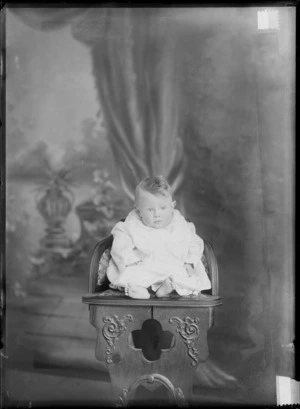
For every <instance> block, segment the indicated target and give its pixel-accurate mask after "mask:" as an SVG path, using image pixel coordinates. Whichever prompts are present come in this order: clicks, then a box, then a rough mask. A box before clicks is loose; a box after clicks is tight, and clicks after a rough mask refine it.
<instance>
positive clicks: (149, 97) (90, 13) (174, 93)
mask: <svg viewBox="0 0 300 409" xmlns="http://www.w3.org/2000/svg"><path fill="white" fill-rule="evenodd" d="M12 10H13V11H14V12H16V13H17V14H18V15H19V16H20V17H21V18H22V19H23V21H24V22H26V23H27V24H29V25H30V26H32V27H35V28H40V29H56V28H60V27H63V26H64V25H66V24H71V25H72V33H73V36H74V37H75V38H76V39H77V40H79V41H82V42H83V43H85V44H87V45H88V46H90V47H91V54H92V59H93V73H94V76H95V81H96V86H97V89H98V95H99V99H100V104H101V109H102V111H103V114H104V115H103V116H104V120H105V122H106V127H107V129H108V132H109V138H108V139H109V143H110V146H111V149H112V153H113V156H114V159H115V166H116V169H117V171H118V174H119V178H120V181H121V184H122V187H123V189H124V191H125V193H126V194H127V196H128V197H129V198H130V199H133V198H134V189H135V186H136V185H137V184H138V183H139V181H140V180H141V179H142V178H144V177H146V176H150V175H156V174H162V175H163V176H165V177H166V178H167V179H168V180H169V182H170V184H171V186H172V187H173V190H174V191H175V192H176V191H177V190H178V189H179V187H180V185H181V183H182V180H183V170H184V153H183V145H182V141H181V138H180V109H179V107H180V90H179V75H178V61H177V58H176V56H177V54H176V47H175V37H174V32H172V27H171V26H170V24H168V22H167V21H168V20H167V19H161V18H160V15H161V14H162V12H161V9H154V8H152V9H145V8H89V9H85V8H82V9H80V8H74V9H61V10H60V9H57V8H56V9H55V8H54V9H52V8H47V9H45V8H44V9H39V8H32V9H26V8H16V9H12Z"/></svg>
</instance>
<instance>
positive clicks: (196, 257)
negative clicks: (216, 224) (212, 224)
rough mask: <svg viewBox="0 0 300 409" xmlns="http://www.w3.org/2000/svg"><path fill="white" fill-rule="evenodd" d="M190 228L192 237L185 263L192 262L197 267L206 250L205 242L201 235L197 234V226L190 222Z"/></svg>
mask: <svg viewBox="0 0 300 409" xmlns="http://www.w3.org/2000/svg"><path fill="white" fill-rule="evenodd" d="M188 229H189V232H190V235H191V239H190V243H189V248H188V253H187V257H186V259H185V263H187V264H192V265H193V267H194V268H195V267H196V266H197V264H198V263H199V261H201V257H202V255H203V251H204V242H203V240H202V239H201V237H199V236H198V235H197V233H196V228H195V225H194V224H193V223H188Z"/></svg>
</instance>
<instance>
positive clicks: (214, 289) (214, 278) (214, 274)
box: [204, 240, 219, 295]
mask: <svg viewBox="0 0 300 409" xmlns="http://www.w3.org/2000/svg"><path fill="white" fill-rule="evenodd" d="M204 254H205V258H206V261H207V264H208V267H209V273H210V280H211V294H212V295H218V293H219V272H218V263H217V259H216V257H215V254H214V251H213V248H212V245H211V244H210V243H209V242H208V241H206V240H204Z"/></svg>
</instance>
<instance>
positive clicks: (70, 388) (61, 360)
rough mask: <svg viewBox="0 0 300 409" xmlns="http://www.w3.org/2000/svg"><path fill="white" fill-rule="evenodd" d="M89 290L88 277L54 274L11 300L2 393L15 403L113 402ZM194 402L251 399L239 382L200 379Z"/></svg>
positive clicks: (52, 404) (34, 405)
mask: <svg viewBox="0 0 300 409" xmlns="http://www.w3.org/2000/svg"><path fill="white" fill-rule="evenodd" d="M85 293H87V279H86V278H85V277H68V276H66V277H58V276H55V275H53V276H48V277H44V278H40V279H38V280H35V281H33V282H32V283H31V284H30V286H28V289H27V294H24V297H23V298H21V299H19V301H18V302H16V300H12V299H8V300H7V313H6V329H7V331H6V349H5V354H4V355H3V357H2V363H3V365H2V368H3V369H4V382H3V391H4V395H6V397H7V399H8V402H9V403H11V404H13V406H16V405H17V406H19V405H21V406H22V407H39V406H56V405H58V406H61V405H63V406H65V405H66V406H70V405H72V406H85V407H87V406H99V405H102V406H112V405H114V403H115V402H114V401H113V400H112V398H111V396H112V390H111V384H110V379H109V375H108V372H107V370H106V367H105V364H104V362H99V361H97V359H96V358H95V345H96V330H95V328H94V327H92V325H91V324H90V322H89V314H88V306H87V305H85V304H83V303H82V302H81V297H82V295H83V294H85ZM228 344H230V342H228ZM191 403H195V405H199V404H205V403H208V404H222V405H227V404H228V405H235V404H236V405H244V404H246V403H247V398H246V397H245V396H243V391H241V390H240V389H239V388H236V386H235V385H234V383H233V384H232V385H231V386H230V387H229V388H228V387H225V386H224V387H218V388H215V389H214V388H201V387H200V386H199V385H198V386H197V383H196V384H195V385H194V395H193V401H192V402H191Z"/></svg>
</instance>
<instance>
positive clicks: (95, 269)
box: [89, 235, 219, 295]
mask: <svg viewBox="0 0 300 409" xmlns="http://www.w3.org/2000/svg"><path fill="white" fill-rule="evenodd" d="M112 243H113V236H112V235H111V236H109V237H107V238H105V239H104V240H102V241H99V242H98V243H97V244H96V246H95V248H94V251H93V255H92V260H91V264H90V275H89V293H90V294H92V293H95V292H102V291H105V290H106V289H108V288H109V281H108V279H107V277H106V274H105V271H100V272H99V265H100V260H101V257H102V256H103V255H104V252H105V251H106V250H108V251H109V250H110V248H111V246H112ZM202 262H203V264H204V266H205V268H206V271H207V274H208V277H209V279H210V281H211V285H212V288H211V290H206V291H204V292H205V293H206V294H211V295H218V293H219V273H218V264H217V260H216V257H215V254H214V251H213V248H212V245H211V244H210V243H209V242H208V241H207V240H204V253H203V257H202ZM104 270H105V269H104ZM99 274H101V275H102V277H101V285H98V278H99V277H98V276H99Z"/></svg>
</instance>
